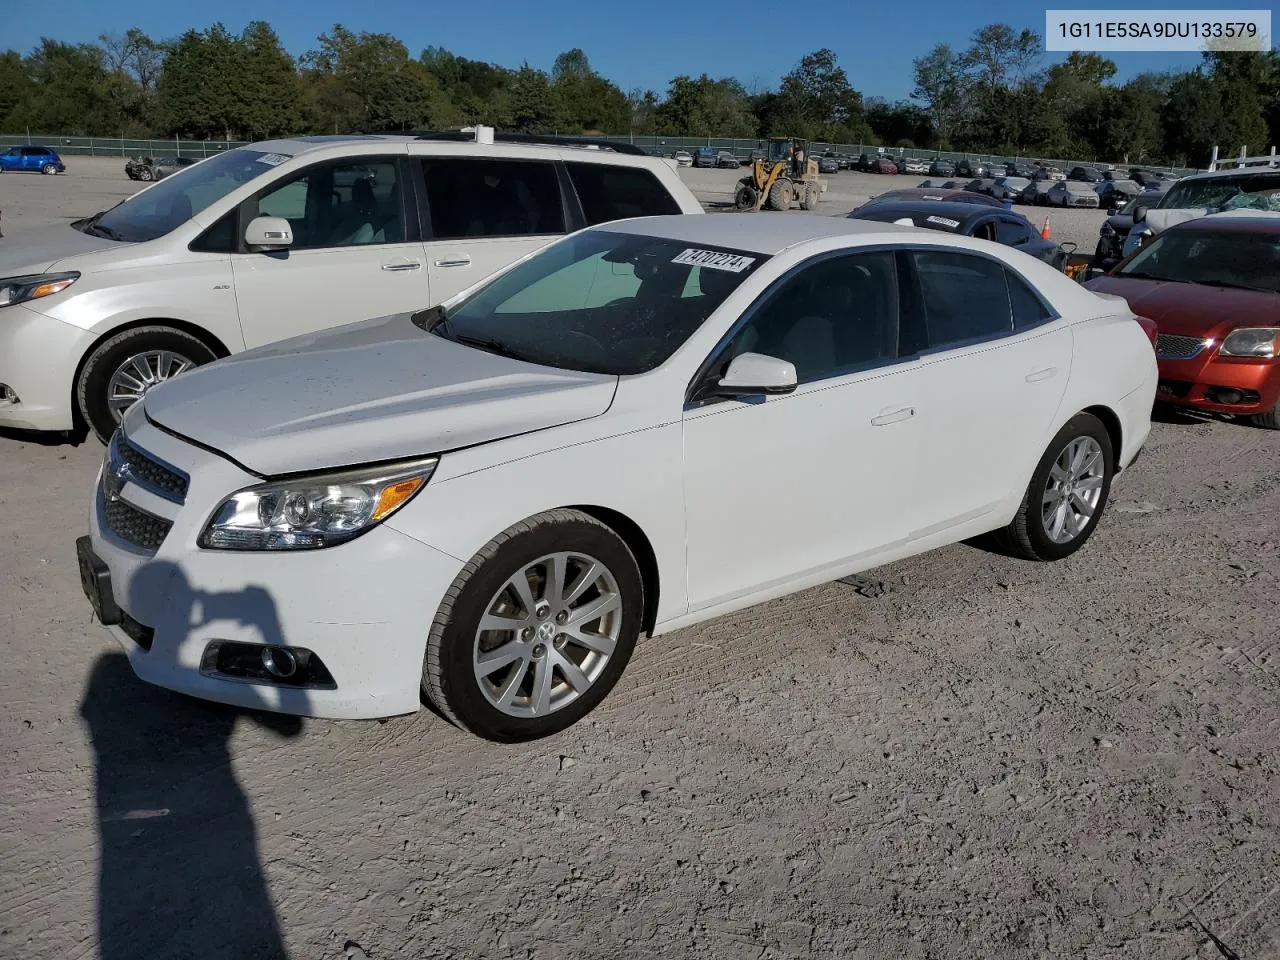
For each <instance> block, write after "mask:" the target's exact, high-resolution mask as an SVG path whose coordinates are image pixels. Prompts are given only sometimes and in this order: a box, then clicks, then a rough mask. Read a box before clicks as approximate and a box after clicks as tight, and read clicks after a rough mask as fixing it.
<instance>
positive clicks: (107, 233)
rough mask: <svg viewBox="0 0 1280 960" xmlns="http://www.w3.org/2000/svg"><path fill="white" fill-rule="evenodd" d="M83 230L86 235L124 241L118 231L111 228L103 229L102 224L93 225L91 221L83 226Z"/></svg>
mask: <svg viewBox="0 0 1280 960" xmlns="http://www.w3.org/2000/svg"><path fill="white" fill-rule="evenodd" d="M84 229H85V232H86V233H89V232H92V233H94V234H96V235H97V236H100V237H106V238H107V239H108V240H120V241H123V240H124V237H122V236H121V235H120V232H119V231H118V230H113V229H112V228H111V227H104V226H103V225H102V224H100V223H94V222H93V221H92V220H90V221H89V222H88V223H86V224H85V227H84Z"/></svg>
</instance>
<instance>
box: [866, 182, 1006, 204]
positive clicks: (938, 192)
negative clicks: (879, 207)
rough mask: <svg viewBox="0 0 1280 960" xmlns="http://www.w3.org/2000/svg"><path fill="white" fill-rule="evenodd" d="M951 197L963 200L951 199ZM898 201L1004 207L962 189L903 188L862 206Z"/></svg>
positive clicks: (891, 191) (995, 201)
mask: <svg viewBox="0 0 1280 960" xmlns="http://www.w3.org/2000/svg"><path fill="white" fill-rule="evenodd" d="M931 197H944V198H946V199H944V200H930V198H931ZM952 197H956V198H963V199H955V200H953V199H951V198H952ZM899 200H903V201H910V200H929V202H930V203H948V202H949V203H967V204H969V205H970V206H981V207H1000V208H1003V207H1004V201H1003V200H997V199H996V198H995V197H991V196H988V195H987V194H985V193H978V192H976V191H974V190H965V189H964V188H963V187H903V188H902V189H900V190H886V191H885V192H884V193H882V194H879V195H878V196H874V197H872V198H871V199H870V200H868V201H867V202H866V203H864V204H863V205H862V206H864V207H865V206H867V205H868V204H872V203H877V204H878V203H894V202H897V201H899Z"/></svg>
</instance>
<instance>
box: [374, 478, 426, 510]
mask: <svg viewBox="0 0 1280 960" xmlns="http://www.w3.org/2000/svg"><path fill="white" fill-rule="evenodd" d="M425 482H426V480H425V479H424V478H423V477H410V478H409V479H408V480H401V481H400V482H399V483H396V484H393V485H391V486H389V487H385V488H384V489H383V491H382V493H380V494H379V495H378V505H377V506H376V507H374V508H373V516H371V517H370V518H369V519H370V520H381V519H382V518H383V517H385V516H386V515H387V514H389V513H391V512H392V511H393V510H395V509H396V507H398V506H400V504H402V503H404V502H405V501H406V500H408V499H409V498H410V497H412V496H413V495H414V494H415V493H417V491H418V488H419V487H420V486H422V485H423V484H424V483H425Z"/></svg>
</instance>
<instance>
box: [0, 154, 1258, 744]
mask: <svg viewBox="0 0 1280 960" xmlns="http://www.w3.org/2000/svg"><path fill="white" fill-rule="evenodd" d="M370 172H371V173H372V174H373V176H369V175H368V174H369V173H370ZM338 183H342V184H344V185H343V186H337V184H338ZM700 213H702V208H701V206H700V205H699V204H698V203H697V201H696V200H695V199H694V198H693V196H692V194H691V193H689V191H688V189H687V188H686V187H685V186H684V185H683V184H682V183H681V181H680V180H679V177H678V175H677V174H676V172H675V170H674V169H673V167H672V165H671V164H670V163H669V162H668V161H667V160H664V159H658V158H651V157H642V156H636V155H634V154H631V153H627V152H620V153H613V154H610V153H605V152H592V151H588V150H581V149H573V148H570V147H568V146H567V145H565V144H557V143H554V142H548V143H545V144H531V143H521V144H519V145H513V144H510V143H502V142H498V143H489V144H480V143H476V144H471V143H457V142H451V143H442V142H439V141H432V140H431V139H429V138H414V137H411V136H404V137H352V138H348V139H344V140H335V139H334V138H330V137H321V138H301V139H296V140H283V141H273V142H270V143H264V144H255V145H252V146H250V147H245V148H241V149H237V150H232V151H228V152H227V153H225V154H222V155H219V156H217V157H212V158H210V159H209V160H208V161H205V162H202V163H200V164H197V165H195V166H192V167H190V168H188V169H185V170H181V171H178V172H176V173H174V174H171V175H169V176H167V177H165V178H164V179H162V180H160V181H158V182H153V183H151V184H149V185H148V186H146V187H144V188H143V189H142V190H141V191H139V192H138V193H137V194H135V195H134V196H133V197H132V198H130V199H128V200H125V201H123V202H122V203H121V204H119V205H118V206H116V207H113V208H112V209H111V210H108V211H104V212H102V213H100V214H97V215H95V216H93V217H90V218H87V219H85V220H82V221H78V222H76V223H75V224H72V225H69V226H61V227H56V228H50V229H49V230H48V231H46V232H45V234H44V235H42V236H35V235H34V232H33V234H31V235H28V237H27V238H25V239H24V242H23V244H22V246H21V247H17V246H15V245H14V244H13V243H12V241H5V242H3V243H0V277H3V278H4V279H0V311H5V312H8V313H7V315H6V316H5V317H4V320H5V322H4V323H2V324H0V383H3V384H4V386H3V390H2V391H0V423H5V424H7V425H11V426H37V427H38V426H41V425H43V427H44V428H46V429H61V428H64V427H63V424H65V423H69V422H70V420H71V417H72V411H71V402H70V398H71V396H73V395H74V396H75V397H76V399H77V402H78V403H79V404H81V406H82V413H84V414H85V416H86V419H87V420H88V421H89V423H90V425H91V426H92V427H93V428H94V429H95V430H97V432H98V433H99V435H100V436H102V437H103V438H104V439H105V441H106V446H107V450H106V455H105V458H104V462H103V466H102V469H101V470H100V472H99V475H98V477H97V478H96V480H95V486H94V489H93V491H92V492H91V494H90V511H89V531H88V534H87V535H86V536H84V537H82V538H80V539H79V540H78V541H77V543H76V546H75V549H76V554H77V561H78V563H79V566H80V574H81V582H82V586H83V590H84V593H85V596H86V599H87V601H88V603H89V605H90V607H91V608H92V610H93V611H94V614H95V616H96V617H97V619H98V620H99V621H100V622H101V623H102V624H103V625H104V626H106V627H107V628H108V629H109V630H110V631H111V633H112V635H113V637H114V638H115V640H116V641H117V642H119V643H120V644H121V646H122V647H123V648H124V649H125V650H126V652H127V654H128V656H129V660H130V662H131V664H132V665H133V668H134V670H135V672H136V673H137V674H138V675H139V676H140V677H141V678H143V679H144V680H147V681H149V682H152V683H156V684H159V685H161V686H164V687H168V688H170V689H173V690H177V691H181V692H184V693H187V694H191V695H194V696H197V697H203V698H206V699H210V700H215V701H220V702H224V703H230V704H235V705H239V706H242V707H248V708H259V709H262V708H265V709H271V710H277V711H283V712H288V713H298V714H306V715H310V716H320V717H335V718H366V717H384V716H392V715H396V714H403V713H410V712H414V711H416V710H417V709H419V707H420V705H421V702H422V699H423V698H424V697H425V698H426V699H427V700H428V701H429V702H430V703H432V704H433V705H434V706H435V707H436V708H437V709H438V710H439V712H440V713H442V714H443V715H444V716H446V717H447V718H449V719H450V720H452V721H453V722H454V723H456V724H458V725H459V726H461V727H463V728H465V729H467V730H469V731H471V732H472V733H474V734H476V735H478V736H482V737H486V738H489V739H492V740H498V741H507V742H513V741H526V740H530V739H534V738H537V737H543V736H547V735H549V734H553V733H555V732H557V731H560V730H563V729H565V728H566V727H569V726H570V725H572V724H574V723H576V722H577V721H578V720H580V719H582V718H583V717H585V716H586V715H587V714H588V713H590V712H591V711H592V710H593V709H594V708H595V707H596V706H597V705H598V704H599V703H600V702H601V701H602V700H603V699H604V698H605V697H606V696H607V695H608V693H609V692H610V691H611V689H612V688H613V687H614V686H615V684H616V683H617V682H618V679H619V678H620V676H621V674H622V672H623V670H624V669H625V667H626V666H627V664H628V662H629V660H630V658H631V656H632V654H633V651H634V650H635V648H636V643H637V641H638V639H639V638H640V637H641V636H642V635H648V636H655V635H658V634H662V633H665V632H668V631H672V630H675V629H678V628H681V627H684V626H688V625H690V624H693V623H697V622H700V621H703V620H707V619H709V618H712V617H715V616H718V615H720V614H722V613H727V612H730V611H733V610H737V609H740V608H742V607H746V606H749V605H751V604H754V603H758V602H762V601H765V600H769V599H773V598H777V597H780V596H784V595H788V594H791V593H794V592H796V591H798V590H802V589H804V588H806V587H808V586H811V585H814V584H817V583H821V582H825V581H828V580H832V579H837V578H840V577H844V576H848V575H850V574H855V573H858V572H860V571H862V570H866V569H868V568H871V567H874V566H878V565H881V564H884V563H888V562H892V561H894V560H898V559H902V558H904V557H907V556H911V555H914V554H918V553H922V552H925V551H927V550H931V549H934V548H937V547H940V546H944V545H947V544H951V543H956V542H960V541H963V540H968V539H970V538H973V537H976V536H979V535H984V534H994V537H995V540H996V541H997V542H998V543H999V544H1000V545H1002V546H1003V548H1004V549H1005V550H1007V551H1009V552H1010V553H1012V554H1014V555H1017V556H1021V557H1024V558H1027V559H1033V560H1041V561H1055V560H1060V559H1063V558H1065V557H1068V556H1070V555H1072V554H1074V553H1075V552H1076V551H1078V550H1079V549H1081V548H1082V547H1083V546H1084V545H1085V544H1086V543H1087V541H1088V540H1089V538H1090V537H1091V535H1092V533H1093V531H1094V530H1095V529H1096V527H1097V524H1098V523H1099V521H1100V519H1101V518H1102V516H1103V515H1104V513H1105V509H1106V505H1107V501H1108V498H1109V495H1110V490H1111V486H1112V483H1113V481H1115V480H1116V478H1117V477H1120V478H1123V475H1124V471H1126V470H1127V469H1128V468H1129V467H1130V465H1131V464H1133V463H1134V461H1135V460H1136V459H1137V457H1138V455H1139V453H1140V452H1141V450H1142V448H1143V446H1144V444H1145V442H1146V440H1147V437H1148V435H1149V432H1150V421H1151V412H1152V405H1153V403H1154V402H1155V400H1156V397H1157V390H1158V388H1159V386H1160V379H1161V373H1160V368H1159V366H1158V363H1157V357H1156V349H1157V344H1158V343H1159V342H1160V340H1159V338H1160V335H1161V332H1162V331H1158V330H1157V326H1156V324H1154V323H1152V322H1151V320H1150V319H1147V318H1146V317H1144V316H1143V315H1142V314H1141V313H1139V312H1135V309H1134V307H1133V306H1132V305H1130V304H1129V303H1127V302H1126V300H1125V299H1124V298H1123V297H1122V296H1116V295H1110V296H1108V295H1105V294H1108V293H1110V291H1109V290H1105V289H1101V290H1098V291H1094V290H1091V289H1089V288H1087V287H1086V286H1082V285H1081V284H1078V283H1075V282H1073V281H1072V280H1071V279H1069V278H1068V277H1066V276H1064V274H1063V271H1062V269H1061V268H1060V266H1059V260H1060V254H1059V252H1058V251H1057V250H1055V249H1054V248H1053V245H1051V244H1046V243H1045V242H1044V241H1041V240H1040V237H1039V235H1038V234H1036V232H1035V231H1034V228H1033V227H1032V226H1031V224H1030V223H1029V221H1027V220H1026V219H1025V218H1024V217H1021V215H1019V214H1016V213H1013V212H1011V211H1008V210H1004V209H1000V208H996V207H993V206H992V205H991V204H989V203H986V202H983V201H973V200H970V201H963V202H962V201H956V200H947V199H941V200H930V199H911V200H907V199H885V198H877V201H873V202H872V203H871V204H868V205H865V206H864V207H862V208H859V210H858V211H855V212H854V214H853V215H851V216H850V217H847V218H840V217H778V216H776V215H774V214H742V215H736V216H696V215H690V214H700ZM1223 222H1224V223H1225V220H1224V221H1223ZM1237 223H1238V224H1243V223H1245V221H1244V220H1243V219H1239V220H1238V221H1237ZM1191 226H1192V225H1190V224H1188V225H1183V226H1180V227H1175V228H1173V229H1171V230H1169V231H1168V232H1167V233H1166V234H1165V235H1163V236H1161V237H1160V238H1158V239H1157V240H1156V241H1155V242H1153V243H1152V244H1151V246H1150V247H1149V248H1148V249H1144V251H1143V252H1142V253H1141V254H1140V255H1139V256H1138V257H1134V258H1133V260H1132V261H1127V262H1126V264H1125V265H1122V267H1121V272H1122V273H1126V277H1127V279H1128V280H1130V281H1143V282H1147V283H1150V284H1153V285H1154V286H1153V287H1152V289H1153V290H1154V291H1155V293H1153V294H1151V295H1152V296H1154V297H1155V299H1157V300H1158V299H1159V298H1160V297H1161V296H1164V295H1163V294H1160V293H1159V290H1160V286H1159V285H1160V284H1163V283H1166V282H1170V281H1168V280H1167V279H1166V278H1165V276H1164V274H1165V272H1166V271H1172V272H1174V273H1176V272H1177V271H1179V270H1182V269H1183V266H1180V265H1185V264H1187V263H1189V262H1193V261H1194V263H1195V264H1196V265H1197V269H1200V270H1201V271H1202V274H1201V276H1200V279H1197V280H1193V281H1192V282H1195V283H1201V284H1203V285H1205V286H1209V285H1214V287H1215V289H1221V290H1226V289H1231V290H1238V291H1240V292H1241V293H1244V292H1248V291H1245V290H1244V287H1243V284H1244V283H1245V277H1246V274H1248V275H1249V276H1253V274H1251V273H1249V271H1256V272H1257V273H1258V274H1259V275H1260V276H1264V279H1263V280H1261V281H1259V283H1260V284H1262V285H1265V284H1271V285H1272V286H1271V287H1269V288H1267V289H1269V290H1270V289H1274V286H1275V284H1276V282H1277V278H1280V271H1276V270H1275V269H1274V268H1273V264H1274V261H1275V251H1276V249H1280V248H1277V247H1276V246H1275V244H1273V245H1272V246H1271V247H1268V246H1266V244H1265V242H1264V243H1262V244H1258V243H1256V242H1255V238H1254V235H1253V234H1252V233H1250V232H1249V231H1248V230H1246V229H1244V228H1242V227H1239V226H1236V227H1234V228H1228V227H1226V226H1224V227H1222V228H1220V229H1221V230H1223V231H1224V232H1229V231H1230V229H1234V230H1235V235H1234V236H1235V240H1234V241H1233V242H1235V243H1236V246H1235V247H1232V248H1231V249H1230V250H1223V251H1219V250H1217V249H1216V248H1215V249H1209V247H1208V246H1206V245H1207V244H1208V245H1211V244H1212V243H1213V242H1214V241H1213V240H1212V239H1211V238H1210V239H1208V240H1206V239H1205V238H1203V237H1200V238H1198V239H1197V238H1191V239H1190V240H1183V239H1180V240H1178V241H1177V243H1172V244H1171V243H1170V239H1171V238H1173V237H1174V236H1175V235H1178V233H1179V231H1182V232H1183V233H1190V232H1191V231H1190V230H1188V229H1187V228H1188V227H1191ZM919 227H923V228H924V229H918V228H919ZM32 251H38V252H39V254H38V258H36V259H33V257H34V256H35V255H34V254H33V252H32ZM1141 258H1145V259H1146V261H1147V267H1146V270H1145V271H1142V272H1133V271H1129V267H1130V266H1131V265H1132V264H1135V263H1138V262H1139V260H1140V259H1141ZM1126 271H1127V272H1126ZM1267 271H1270V272H1267ZM1144 273H1149V274H1150V275H1149V276H1144V275H1143V274H1144ZM1267 277H1269V279H1265V278H1267ZM1107 279H1108V280H1111V279H1112V278H1107ZM1117 282H1118V281H1117ZM189 290H196V291H199V293H198V296H191V297H188V298H187V299H185V300H184V299H183V294H184V292H185V291H189ZM1253 292H1255V293H1256V294H1257V295H1258V296H1261V295H1262V293H1263V292H1264V291H1263V289H1261V288H1259V289H1257V290H1255V291H1253ZM1157 294H1158V296H1157ZM162 297H163V298H166V299H164V300H162V299H161V298H162ZM161 302H163V303H166V304H169V307H168V309H170V310H171V311H172V312H181V313H183V316H182V317H181V318H178V317H174V319H172V320H169V321H157V320H156V319H155V318H156V317H157V316H158V315H162V314H160V313H158V309H159V308H158V307H157V304H158V303H161ZM1259 303H1260V301H1259ZM1254 306H1255V307H1256V306H1257V305H1256V304H1255V305H1254ZM1250 309H1253V308H1252V307H1251V308H1250ZM1257 309H1258V310H1259V311H1260V310H1261V307H1257ZM1263 315H1264V314H1263V313H1261V312H1254V313H1251V312H1250V311H1249V310H1246V309H1244V308H1243V307H1241V306H1240V304H1234V305H1233V306H1232V311H1231V312H1230V316H1231V318H1232V319H1230V320H1226V321H1222V318H1223V314H1221V313H1219V312H1217V311H1214V316H1215V318H1216V320H1215V322H1218V321H1222V322H1225V323H1227V325H1228V326H1229V327H1230V329H1229V330H1228V331H1227V333H1226V335H1225V338H1224V339H1223V340H1222V342H1221V345H1220V346H1214V347H1213V350H1212V351H1210V354H1211V355H1212V356H1213V357H1217V356H1219V355H1222V356H1226V357H1227V358H1228V359H1227V360H1224V361H1223V362H1224V363H1227V364H1228V365H1230V363H1231V362H1233V361H1232V358H1234V359H1240V358H1244V363H1243V364H1242V366H1249V365H1253V366H1258V367H1261V366H1265V364H1266V363H1267V362H1269V361H1270V359H1271V358H1274V356H1275V352H1274V348H1275V340H1276V335H1280V330H1276V329H1272V331H1271V339H1270V340H1268V334H1267V329H1268V328H1267V327H1266V325H1265V324H1264V323H1260V322H1258V321H1257V319H1256V318H1257V317H1259V316H1263ZM1270 316H1271V317H1272V319H1273V321H1274V317H1275V314H1274V312H1273V313H1272V314H1270ZM370 317H372V318H374V319H366V318H370ZM63 328H70V330H71V331H72V332H71V333H68V332H67V331H65V330H64V329H63ZM1223 329H1224V330H1226V329H1227V328H1226V327H1224V328H1223ZM237 331H238V334H237ZM1241 331H1243V332H1241ZM237 336H238V337H239V339H237ZM1171 336H1173V334H1171ZM222 338H225V340H224V339H222ZM215 342H216V343H217V345H218V346H219V347H220V348H221V349H220V350H219V349H215V348H214V346H213V344H214V343H215ZM1171 342H1172V341H1171ZM1180 342H1181V341H1179V343H1180ZM1175 345H1176V344H1175ZM201 349H202V350H203V352H202V353H201V352H199V351H200V350H201ZM1223 349H1226V350H1227V354H1225V355H1224V354H1222V350H1223ZM1268 351H1270V352H1268ZM1166 352H1167V350H1166ZM1202 353H1203V351H1202V352H1201V353H1196V354H1195V355H1194V357H1193V359H1194V358H1200V362H1201V363H1202V364H1204V363H1207V361H1206V360H1205V359H1204V357H1203V356H1202ZM1272 366H1274V364H1272ZM1206 369H1207V367H1206ZM37 374H38V375H37ZM1252 376H1253V379H1248V377H1246V376H1244V375H1243V374H1242V375H1241V379H1240V382H1235V381H1227V383H1226V385H1227V386H1231V385H1232V384H1233V383H1234V388H1235V389H1237V390H1240V391H1246V390H1252V391H1254V392H1255V393H1257V394H1258V398H1256V399H1258V400H1259V402H1260V401H1261V400H1262V399H1265V398H1266V397H1269V396H1273V395H1272V394H1271V393H1269V392H1268V391H1270V389H1271V387H1270V385H1269V384H1270V381H1266V382H1264V381H1265V377H1259V376H1258V375H1257V374H1256V373H1255V374H1253V375H1252ZM1174 392H1175V393H1176V391H1174ZM1187 396H1188V397H1192V396H1197V394H1196V393H1195V391H1194V390H1189V391H1188V392H1187ZM1242 396H1243V394H1242ZM1204 397H1205V398H1206V399H1205V402H1206V403H1223V402H1226V401H1228V400H1232V399H1235V395H1234V394H1231V395H1227V394H1223V393H1221V392H1215V393H1212V394H1209V393H1207V392H1206V393H1205V394H1204ZM1251 397H1252V395H1250V398H1251ZM33 398H34V399H33ZM1246 399H1248V398H1246ZM1273 399H1274V397H1273ZM672 411H675V413H674V415H673V413H672ZM33 414H35V415H37V416H38V417H40V418H41V419H40V422H35V417H33ZM98 414H101V415H102V416H98ZM24 418H25V419H24ZM762 450H763V451H767V453H768V455H767V456H763V457H762V456H761V451H762ZM975 451H976V452H977V453H975ZM982 451H987V452H988V453H989V452H990V451H998V455H982ZM957 463H963V464H964V469H963V470H960V471H956V470H955V469H954V467H955V464H957ZM637 464H641V465H643V464H663V465H665V466H664V469H662V470H657V471H654V470H637V469H636V465H637ZM868 464H873V465H874V469H868V468H867V465H868ZM798 467H799V469H798ZM939 477H945V478H946V482H945V483H941V484H940V483H939V482H938V478H939ZM904 478H905V479H904ZM779 504H784V505H785V509H780V508H779ZM868 505H871V506H868ZM282 554H283V555H284V556H282ZM352 570H358V571H360V576H359V577H358V578H354V579H353V578H352V576H351V571H352ZM370 583H373V584H376V585H377V589H376V590H372V589H369V588H368V587H367V584H370ZM197 605H199V607H200V609H201V610H202V611H203V616H194V615H193V609H194V608H195V607H196V606H197Z"/></svg>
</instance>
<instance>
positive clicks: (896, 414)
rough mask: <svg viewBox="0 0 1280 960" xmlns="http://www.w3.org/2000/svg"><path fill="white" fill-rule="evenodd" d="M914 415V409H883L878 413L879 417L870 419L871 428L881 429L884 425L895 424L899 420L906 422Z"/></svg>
mask: <svg viewBox="0 0 1280 960" xmlns="http://www.w3.org/2000/svg"><path fill="white" fill-rule="evenodd" d="M915 415H916V408H915V407H899V408H898V409H896V410H895V409H894V408H892V407H885V409H883V410H881V411H880V415H879V416H878V417H872V418H871V423H872V425H873V426H877V427H883V426H884V425H885V424H888V423H897V422H898V421H900V420H907V419H909V418H911V417H914V416H915Z"/></svg>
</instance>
